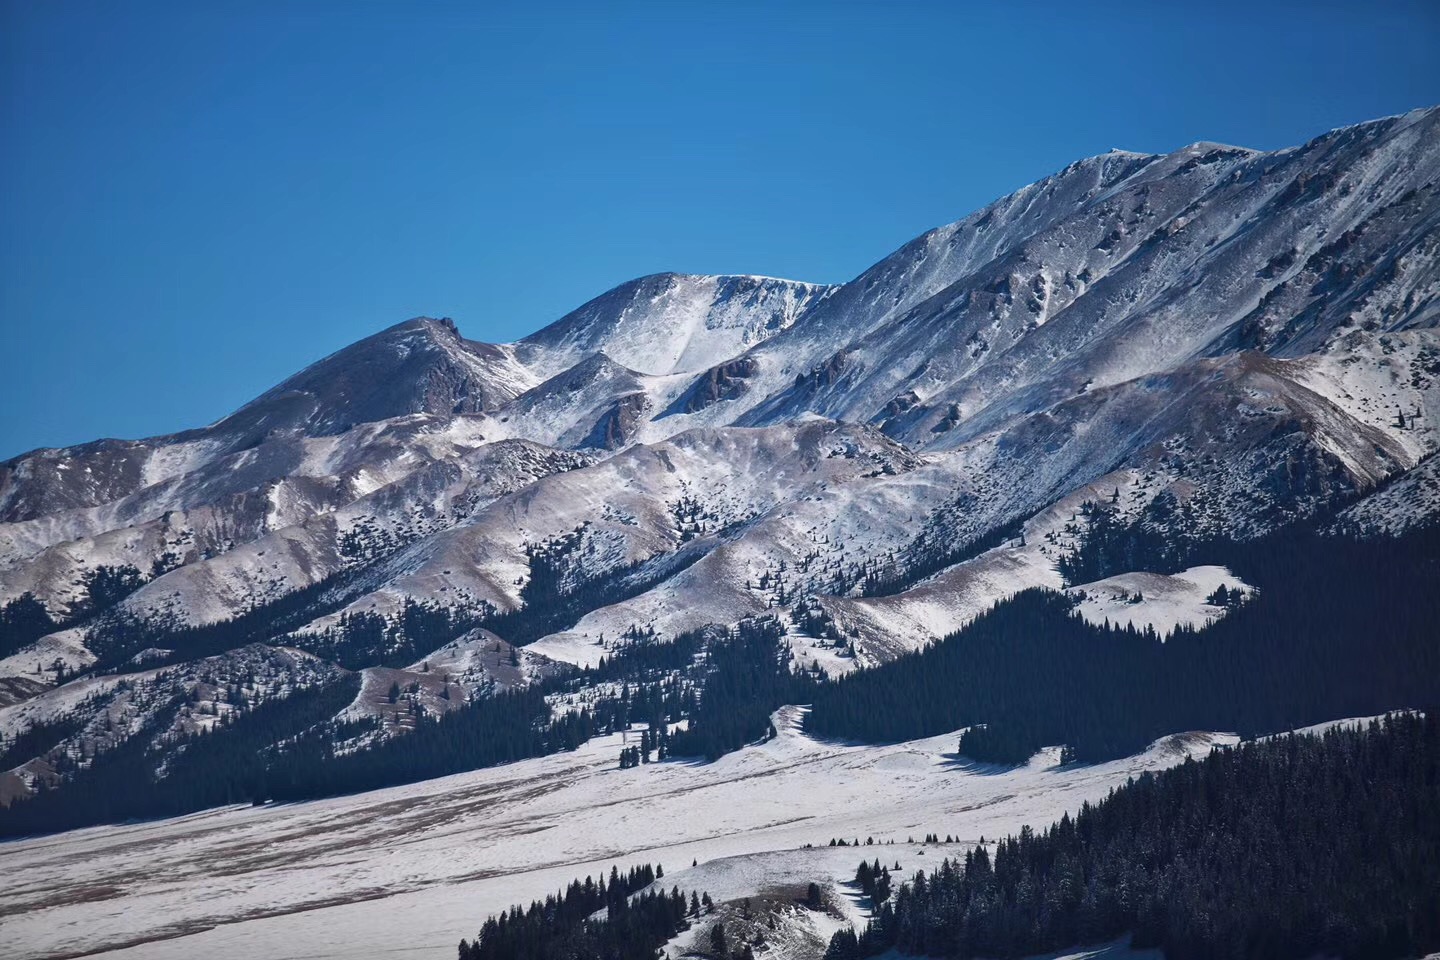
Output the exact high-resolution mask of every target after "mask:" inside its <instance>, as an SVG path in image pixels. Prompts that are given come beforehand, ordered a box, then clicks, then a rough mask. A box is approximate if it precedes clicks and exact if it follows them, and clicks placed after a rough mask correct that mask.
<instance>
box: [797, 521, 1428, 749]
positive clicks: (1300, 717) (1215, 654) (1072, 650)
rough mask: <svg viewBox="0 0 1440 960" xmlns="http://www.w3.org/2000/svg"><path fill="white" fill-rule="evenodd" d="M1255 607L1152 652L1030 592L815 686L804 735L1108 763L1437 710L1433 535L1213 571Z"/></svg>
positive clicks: (1305, 551)
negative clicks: (1192, 740)
mask: <svg viewBox="0 0 1440 960" xmlns="http://www.w3.org/2000/svg"><path fill="white" fill-rule="evenodd" d="M1224 559H1225V561H1226V562H1228V563H1229V564H1230V565H1231V566H1232V569H1235V570H1236V572H1237V573H1238V574H1239V575H1240V576H1241V577H1242V578H1243V579H1245V580H1247V581H1248V582H1250V583H1252V584H1255V585H1256V586H1258V588H1259V592H1258V595H1256V596H1255V597H1254V598H1253V599H1251V600H1249V601H1247V602H1246V603H1244V604H1243V605H1241V606H1240V607H1238V608H1236V609H1233V610H1232V611H1231V612H1230V613H1229V615H1228V616H1226V617H1225V618H1224V619H1222V620H1220V621H1218V622H1216V623H1214V624H1212V625H1211V626H1209V627H1207V628H1205V629H1203V630H1198V631H1197V630H1192V629H1181V630H1179V631H1177V632H1176V633H1174V634H1172V635H1171V636H1170V637H1168V638H1166V639H1164V640H1162V639H1161V638H1160V637H1157V636H1156V635H1155V634H1154V633H1153V632H1150V631H1148V630H1147V631H1138V630H1135V629H1133V628H1130V627H1128V626H1127V627H1124V628H1119V627H1115V626H1113V625H1111V626H1092V625H1089V624H1087V623H1085V622H1084V621H1083V620H1081V619H1080V618H1079V617H1078V616H1076V615H1075V614H1074V612H1073V610H1072V607H1071V603H1070V601H1069V599H1068V598H1067V597H1065V596H1064V595H1062V594H1058V593H1054V592H1051V591H1043V590H1032V591H1027V592H1026V593H1022V594H1020V595H1019V596H1017V597H1015V598H1013V599H1011V600H1009V601H1006V602H1004V603H1001V604H998V605H997V606H996V607H994V608H993V609H991V610H990V611H989V612H987V613H985V614H983V615H982V616H980V617H978V618H976V620H975V621H974V622H973V623H971V624H970V625H969V626H967V627H966V628H965V629H964V630H961V631H959V632H958V633H956V634H953V635H951V636H949V637H947V638H945V639H944V640H942V641H940V642H939V643H936V644H934V645H932V646H931V647H929V648H927V649H925V650H923V651H920V652H918V653H915V654H912V655H909V656H906V657H901V658H900V659H898V660H895V661H892V662H890V663H888V664H885V665H883V666H881V667H878V668H875V669H871V670H863V671H859V672H857V673H854V674H850V675H848V676H846V677H842V678H840V679H839V680H837V681H835V682H834V683H829V684H824V685H821V686H820V687H818V688H817V689H816V692H815V695H814V706H813V709H812V711H811V713H810V715H809V717H808V719H807V728H808V729H810V730H811V731H813V732H815V733H818V734H821V735H824V736H832V737H849V738H860V739H867V740H872V741H891V740H907V739H914V738H918V737H926V736H934V735H936V734H941V733H944V732H946V731H949V730H955V729H957V728H960V727H967V726H976V725H981V724H983V725H984V726H983V728H981V729H975V730H972V731H970V732H968V733H967V734H966V736H965V738H964V741H963V743H962V747H961V749H962V752H963V753H965V754H967V755H969V756H971V757H973V758H975V759H980V760H987V761H996V762H1010V763H1021V762H1024V761H1025V760H1026V759H1027V758H1028V757H1029V756H1031V755H1032V754H1033V753H1034V752H1035V750H1037V749H1039V748H1040V747H1042V746H1044V745H1047V744H1055V743H1063V744H1068V745H1070V747H1071V748H1072V752H1071V754H1070V756H1069V757H1068V759H1079V760H1101V759H1109V758H1114V757H1119V756H1124V755H1127V754H1129V753H1133V752H1135V751H1137V750H1140V749H1143V748H1144V747H1145V746H1146V745H1147V744H1148V743H1150V742H1151V741H1153V740H1155V739H1156V738H1158V737H1161V736H1163V735H1165V734H1169V733H1176V732H1181V731H1186V730H1238V731H1239V732H1240V733H1241V734H1243V735H1246V736H1253V735H1257V734H1262V733H1273V732H1277V731H1282V730H1292V729H1296V728H1298V727H1302V726H1306V725H1309V724H1312V723H1318V722H1321V721H1325V720H1331V719H1335V718H1337V717H1347V716H1368V715H1374V714H1377V713H1382V712H1384V711H1386V710H1392V709H1403V708H1411V707H1414V708H1422V707H1425V706H1427V705H1430V704H1434V703H1440V644H1437V643H1436V642H1435V624H1436V623H1440V535H1437V532H1436V531H1434V530H1431V531H1428V532H1424V533H1418V534H1412V535H1410V536H1408V537H1405V538H1403V539H1400V540H1386V541H1355V540H1350V539H1346V538H1341V537H1323V538H1322V537H1319V536H1317V535H1313V534H1285V535H1277V536H1273V537H1269V538H1266V539H1264V540H1261V541H1256V542H1254V543H1249V544H1238V545H1231V546H1230V547H1229V548H1228V549H1227V552H1226V555H1225V557H1224Z"/></svg>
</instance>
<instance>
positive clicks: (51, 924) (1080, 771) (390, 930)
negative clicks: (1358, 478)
mask: <svg viewBox="0 0 1440 960" xmlns="http://www.w3.org/2000/svg"><path fill="white" fill-rule="evenodd" d="M802 710H803V708H797V707H787V708H782V710H781V711H779V712H778V713H777V715H776V717H775V721H776V726H777V728H778V729H779V731H780V735H779V736H778V737H776V738H775V739H774V740H772V741H770V742H768V743H764V744H761V745H757V746H752V747H748V748H746V749H744V750H741V751H740V752H738V753H734V754H730V755H728V756H726V757H724V758H722V759H720V760H719V761H716V762H715V763H708V764H707V763H700V762H697V761H687V760H674V761H668V762H665V763H659V764H653V765H649V766H642V767H639V768H635V769H631V770H620V769H618V767H617V757H618V755H619V751H620V747H621V744H620V737H619V736H610V737H603V738H599V739H596V740H593V741H591V742H590V743H587V744H586V745H584V746H583V747H581V748H580V749H579V750H577V751H576V752H574V753H564V754H557V755H554V756H550V757H545V758H541V759H537V760H527V761H522V762H520V763H515V764H510V765H508V766H503V767H497V768H492V769H489V770H482V771H476V772H474V773H467V774H460V775H457V776H452V777H446V778H443V779H439V780H432V781H427V782H424V783H419V784H415V785H412V786H406V787H396V788H391V789H387V790H380V791H375V792H373V793H366V794H360V795H356V796H351V797H343V798H338V799H333V800H322V801H315V802H310V803H300V804H288V805H271V806H267V807H263V808H251V807H232V808H226V809H221V810H212V811H208V812H205V813H199V814H195V815H192V816H187V817H180V818H177V819H173V820H166V821H158V822H153V823H139V824H131V825H125V826H119V827H107V828H97V829H89V830H80V831H75V832H72V833H67V834H62V835H59V836H54V837H46V838H40V839H35V840H21V841H15V842H11V843H7V844H4V845H3V846H0V862H3V864H4V866H5V868H6V869H4V870H3V871H0V899H3V901H4V902H5V904H6V907H7V916H6V917H5V920H4V937H5V942H6V944H7V951H8V955H9V956H11V957H14V958H16V960H36V958H53V957H59V956H67V955H73V954H75V953H81V952H84V953H93V952H104V953H105V955H107V956H115V957H127V958H129V957H135V958H139V957H144V958H147V960H148V958H155V960H165V958H186V960H188V958H190V957H193V956H195V955H196V954H197V953H203V954H210V955H215V956H265V957H270V958H275V960H285V958H291V960H300V958H321V957H341V956H346V957H360V958H375V960H379V958H390V960H393V958H398V957H405V956H413V955H416V954H417V953H419V954H424V953H430V952H433V953H434V954H435V955H440V954H442V953H445V952H448V951H451V950H453V949H454V947H455V944H456V943H457V942H458V941H459V939H460V938H461V937H471V936H473V935H474V933H475V931H476V930H477V929H478V927H479V925H480V923H481V922H482V921H483V920H484V918H485V916H486V915H488V914H490V913H492V912H495V911H498V910H501V909H504V908H505V907H507V906H509V905H510V904H512V903H517V902H528V901H529V900H530V899H531V898H534V897H543V896H544V895H545V894H546V893H548V892H552V891H554V890H556V889H558V888H559V887H561V886H562V885H563V884H565V883H566V882H568V881H569V880H571V879H574V878H577V877H583V876H585V875H587V874H591V875H594V874H598V873H599V872H601V871H605V872H608V871H609V868H610V865H611V864H617V863H618V864H620V865H622V866H625V865H629V864H639V863H646V862H650V863H657V862H658V863H660V864H662V865H664V866H665V867H666V877H665V882H666V883H667V884H670V883H672V882H673V883H679V884H681V885H688V884H689V882H690V881H689V880H687V878H686V870H685V867H686V865H688V864H689V863H690V861H691V860H692V859H694V860H700V861H703V862H704V864H705V865H704V866H703V867H702V868H700V869H697V870H696V871H695V873H694V879H695V881H697V883H700V882H703V883H705V884H713V886H714V889H713V890H711V893H712V896H714V895H716V894H720V895H722V896H726V897H733V896H743V895H746V894H747V893H749V892H759V891H760V890H761V889H764V888H766V887H768V886H769V885H771V884H773V883H774V882H776V881H775V879H774V878H777V877H778V878H782V879H784V878H801V877H811V878H813V879H815V880H817V881H824V882H827V883H829V884H832V885H837V884H840V883H843V882H845V881H848V880H849V879H850V877H851V876H852V875H853V871H854V866H855V863H856V862H858V860H859V857H860V856H865V855H878V856H880V857H881V859H882V860H890V858H892V857H899V858H900V859H901V860H902V862H903V863H904V864H905V866H906V867H907V869H908V868H910V867H911V865H912V864H913V865H914V866H915V867H919V866H922V865H926V864H932V863H938V862H939V860H940V858H941V857H943V856H945V855H946V854H957V853H963V851H964V850H965V849H966V845H968V844H973V843H976V842H978V841H979V840H980V838H981V837H982V836H983V837H985V838H986V839H987V840H992V841H993V840H994V839H997V838H1000V837H1002V836H1005V835H1007V834H1009V833H1011V832H1014V831H1017V830H1018V829H1019V828H1020V827H1021V826H1022V825H1024V824H1027V823H1028V824H1033V825H1036V826H1040V825H1045V824H1048V823H1050V822H1051V821H1052V820H1054V819H1056V818H1058V817H1059V816H1060V814H1061V813H1062V812H1065V811H1073V810H1075V809H1077V808H1078V806H1079V805H1080V803H1081V802H1082V801H1084V800H1089V801H1091V802H1094V801H1097V800H1099V799H1101V798H1102V797H1104V796H1105V794H1106V793H1107V792H1108V791H1109V790H1110V789H1112V788H1113V787H1115V786H1118V785H1119V784H1120V783H1123V782H1124V781H1125V779H1126V778H1127V777H1130V776H1133V775H1135V774H1136V773H1138V772H1140V771H1142V770H1154V769H1159V768H1163V767H1166V766H1169V765H1172V764H1174V763H1176V762H1178V761H1179V760H1182V759H1183V758H1185V757H1187V756H1196V755H1201V754H1203V753H1205V752H1207V751H1208V750H1209V749H1210V748H1211V747H1212V746H1213V745H1216V744H1229V743H1234V742H1235V737H1234V736H1231V735H1225V734H1219V735H1217V734H1187V735H1183V736H1176V737H1170V738H1166V739H1164V740H1162V741H1159V742H1157V743H1156V744H1155V745H1154V746H1152V747H1151V748H1150V749H1149V750H1147V751H1145V752H1144V753H1143V754H1140V755H1138V756H1135V757H1130V758H1127V759H1124V760H1118V761H1114V762H1110V763H1104V764H1098V765H1095V766H1069V767H1055V766H1054V765H1053V762H1054V751H1047V752H1046V753H1044V754H1042V756H1041V757H1039V758H1037V760H1036V761H1035V762H1033V763H1032V764H1030V765H1028V766H1024V767H1019V768H1015V769H1006V768H1000V767H991V766H982V765H976V764H974V763H971V762H968V761H963V760H960V759H958V758H957V757H956V756H955V754H954V749H955V745H956V742H957V737H958V732H957V733H953V734H947V735H945V736H941V737H934V738H931V739H927V740H920V741H913V742H908V743H901V744H893V745H889V746H882V747H868V746H862V745H851V744H845V743H833V742H823V741H817V740H815V739H812V738H810V737H809V736H807V735H805V734H804V733H802V732H801V731H800V729H799V724H800V720H801V716H802ZM929 832H938V833H939V834H941V835H942V836H944V835H946V834H953V835H955V836H957V837H959V838H960V839H961V841H962V842H960V843H956V844H952V845H949V846H946V845H940V846H934V845H932V846H929V847H925V846H923V845H916V846H904V847H902V845H903V844H904V843H905V841H906V840H907V838H909V837H912V836H924V835H925V834H926V833H929ZM842 836H843V837H858V838H859V839H860V840H861V841H862V842H863V841H864V839H865V838H866V837H870V836H873V837H874V838H875V840H876V842H877V843H885V842H887V841H889V840H892V839H893V840H895V841H896V846H894V847H891V846H888V845H887V846H885V847H884V849H883V850H881V849H879V848H872V849H865V850H854V849H850V850H848V851H845V852H844V855H841V854H837V853H833V852H831V851H830V850H828V848H827V849H820V848H824V847H825V845H826V844H828V842H829V841H830V839H831V838H832V837H842ZM805 844H813V845H814V846H815V848H816V849H809V850H807V849H804V846H805ZM922 851H923V852H922ZM755 855H760V856H761V859H759V860H755V861H753V862H750V863H748V864H747V862H746V860H744V859H739V860H736V859H734V858H748V857H753V856H755ZM717 861H718V862H717ZM891 862H893V860H891ZM712 863H713V865H712ZM672 878H673V880H672Z"/></svg>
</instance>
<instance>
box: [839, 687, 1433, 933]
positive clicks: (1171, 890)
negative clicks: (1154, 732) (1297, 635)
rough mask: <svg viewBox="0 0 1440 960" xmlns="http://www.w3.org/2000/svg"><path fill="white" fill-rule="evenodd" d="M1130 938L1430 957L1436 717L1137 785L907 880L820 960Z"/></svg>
mask: <svg viewBox="0 0 1440 960" xmlns="http://www.w3.org/2000/svg"><path fill="white" fill-rule="evenodd" d="M1127 933H1128V934H1132V935H1133V941H1132V942H1133V944H1134V946H1136V947H1160V948H1162V949H1163V950H1164V952H1165V955H1166V957H1168V958H1170V960H1192V958H1193V960H1201V958H1222V960H1225V958H1236V960H1241V958H1269V960H1302V958H1308V957H1314V956H1332V955H1338V956H1340V957H1343V958H1357V960H1358V958H1376V960H1379V958H1389V957H1406V956H1415V955H1417V954H1423V953H1425V952H1427V951H1431V950H1435V949H1437V948H1440V717H1436V716H1434V715H1431V716H1426V717H1418V716H1414V715H1401V716H1394V717H1390V718H1388V719H1386V720H1384V721H1383V722H1377V723H1372V724H1370V725H1368V726H1367V727H1365V728H1363V729H1352V730H1332V731H1330V732H1328V733H1326V734H1324V735H1323V736H1319V737H1314V736H1303V735H1291V736H1284V737H1279V738H1276V739H1273V740H1269V741H1261V742H1256V743H1250V744H1245V745H1242V746H1240V747H1238V748H1236V749H1232V750H1217V751H1214V752H1213V753H1211V755H1210V756H1209V757H1207V758H1206V759H1204V760H1201V761H1194V760H1191V761H1188V762H1186V763H1184V764H1182V765H1181V766H1179V767H1175V768H1172V769H1170V770H1166V771H1163V772H1161V773H1158V774H1150V773H1146V774H1144V775H1142V776H1141V777H1140V778H1138V779H1136V780H1132V781H1131V782H1129V783H1127V784H1126V785H1125V786H1123V787H1120V788H1119V789H1117V790H1115V791H1113V792H1112V793H1111V794H1110V796H1109V797H1107V798H1106V799H1105V800H1103V801H1101V802H1100V803H1099V804H1096V805H1094V806H1091V805H1089V804H1085V805H1084V806H1082V808H1081V810H1080V813H1079V814H1078V816H1076V817H1075V818H1073V819H1072V818H1071V817H1069V816H1068V815H1067V816H1065V817H1064V818H1062V819H1061V820H1060V822H1059V823H1057V824H1055V825H1054V826H1052V827H1050V828H1049V829H1048V830H1046V831H1045V832H1044V833H1041V834H1039V835H1036V834H1035V833H1033V832H1032V831H1031V830H1030V829H1029V828H1028V827H1027V828H1025V829H1024V830H1022V831H1021V834H1020V836H1018V837H1012V838H1010V839H1007V840H1004V841H1002V842H1001V843H1000V844H999V845H998V847H997V849H996V851H995V854H994V856H993V858H992V856H991V855H990V853H989V852H988V851H987V850H986V849H985V848H984V847H980V848H977V849H974V850H972V851H971V852H969V853H967V854H966V856H965V859H964V861H963V862H961V861H951V860H946V861H945V862H944V863H942V864H941V865H940V867H939V868H938V869H937V870H935V871H933V872H931V873H928V874H925V873H921V874H917V875H916V876H915V877H914V879H913V880H912V881H911V882H909V883H907V884H906V885H904V886H902V887H901V888H900V889H899V890H898V891H897V892H896V894H895V895H894V896H893V897H892V898H890V900H887V901H886V902H884V903H883V904H881V906H880V909H879V911H878V912H877V913H876V915H875V919H874V920H873V921H872V923H871V924H870V926H869V927H868V928H867V929H866V930H864V931H863V932H862V933H861V934H860V935H859V936H858V937H857V936H856V934H855V932H854V931H851V930H846V931H841V932H840V933H838V934H836V935H835V937H834V939H833V940H832V941H831V944H830V948H829V950H828V952H827V953H826V958H827V960H859V958H863V957H870V956H874V955H877V954H880V953H883V952H885V951H886V950H889V949H892V948H894V949H898V950H899V951H900V952H902V953H908V954H914V955H923V956H945V957H974V956H988V957H1018V956H1023V955H1026V954H1032V953H1041V952H1046V951H1051V950H1059V949H1065V948H1068V947H1073V946H1075V945H1077V944H1085V943H1097V942H1102V941H1105V940H1109V939H1112V938H1115V937H1119V936H1122V935H1124V934H1127Z"/></svg>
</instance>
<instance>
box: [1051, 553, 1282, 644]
mask: <svg viewBox="0 0 1440 960" xmlns="http://www.w3.org/2000/svg"><path fill="white" fill-rule="evenodd" d="M1221 586H1224V587H1226V588H1227V589H1228V590H1232V591H1233V590H1239V591H1240V592H1241V593H1242V594H1244V595H1245V596H1247V597H1248V596H1249V595H1250V594H1251V593H1252V592H1254V588H1253V587H1252V586H1250V584H1248V583H1246V582H1245V581H1243V580H1241V579H1240V578H1239V577H1237V576H1235V574H1233V573H1231V572H1230V571H1229V570H1228V569H1226V568H1225V567H1220V566H1209V565H1207V566H1199V567H1190V568H1189V569H1188V570H1182V571H1180V572H1179V573H1176V574H1163V573H1122V574H1118V575H1116V576H1113V577H1106V578H1105V579H1104V580H1096V581H1094V582H1092V583H1083V584H1080V585H1078V586H1074V587H1070V588H1068V589H1067V590H1066V591H1065V592H1066V593H1068V594H1070V595H1071V596H1072V597H1081V598H1082V599H1081V600H1080V603H1079V605H1078V606H1077V609H1078V610H1079V612H1080V615H1081V616H1082V617H1084V618H1085V620H1086V622H1087V623H1093V624H1097V625H1099V624H1103V623H1109V624H1111V625H1113V626H1117V627H1123V626H1126V625H1129V626H1133V627H1135V629H1137V630H1144V629H1146V628H1149V629H1152V630H1154V631H1155V632H1156V633H1157V634H1159V635H1160V636H1161V637H1165V636H1168V635H1169V634H1172V633H1174V632H1175V629H1176V628H1177V627H1180V626H1186V627H1194V628H1197V629H1198V628H1200V627H1204V626H1205V625H1206V623H1208V622H1210V621H1212V620H1219V619H1220V618H1221V617H1223V616H1225V614H1226V613H1227V612H1228V608H1226V607H1220V606H1215V605H1214V604H1211V603H1207V602H1206V601H1207V598H1208V597H1210V595H1211V594H1213V593H1214V592H1215V591H1216V590H1218V589H1219V588H1220V587H1221Z"/></svg>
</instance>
